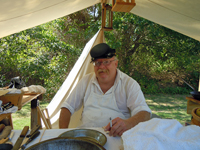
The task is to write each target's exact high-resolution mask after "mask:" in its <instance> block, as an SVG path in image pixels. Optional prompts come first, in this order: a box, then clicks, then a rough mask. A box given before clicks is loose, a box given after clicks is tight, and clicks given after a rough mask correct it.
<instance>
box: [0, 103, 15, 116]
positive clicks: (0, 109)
mask: <svg viewBox="0 0 200 150" xmlns="http://www.w3.org/2000/svg"><path fill="white" fill-rule="evenodd" d="M2 103H3V102H2V101H1V100H0V115H1V114H8V113H15V112H16V111H17V110H18V107H17V106H13V107H12V108H9V109H7V110H3V109H2V108H1V106H2Z"/></svg>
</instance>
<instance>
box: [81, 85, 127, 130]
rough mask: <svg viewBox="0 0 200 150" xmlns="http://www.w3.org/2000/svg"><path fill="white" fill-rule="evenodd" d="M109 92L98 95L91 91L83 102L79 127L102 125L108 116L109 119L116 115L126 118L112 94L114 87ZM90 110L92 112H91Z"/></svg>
mask: <svg viewBox="0 0 200 150" xmlns="http://www.w3.org/2000/svg"><path fill="white" fill-rule="evenodd" d="M111 90H112V92H111V93H109V94H104V95H102V94H101V95H99V94H96V93H94V91H91V93H90V95H89V97H88V99H87V100H86V102H85V105H84V109H83V113H82V123H83V124H82V126H81V127H104V126H106V125H107V124H108V123H109V121H110V118H111V120H112V119H114V118H117V117H120V118H122V119H128V118H129V117H130V116H129V117H127V118H126V117H125V116H124V115H123V114H122V112H121V111H120V110H119V108H118V107H117V104H116V100H115V96H114V88H113V87H112V88H111ZM91 112H92V113H91Z"/></svg>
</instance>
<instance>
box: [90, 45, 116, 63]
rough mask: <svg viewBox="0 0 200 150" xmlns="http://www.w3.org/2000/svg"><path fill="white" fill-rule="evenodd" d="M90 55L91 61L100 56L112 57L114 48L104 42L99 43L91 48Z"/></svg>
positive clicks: (114, 54) (114, 53)
mask: <svg viewBox="0 0 200 150" xmlns="http://www.w3.org/2000/svg"><path fill="white" fill-rule="evenodd" d="M90 55H91V57H92V61H94V60H96V59H100V58H112V57H113V56H116V52H115V49H112V48H110V47H109V46H108V45H107V44H106V43H100V44H98V45H96V46H94V47H93V48H92V49H91V51H90Z"/></svg>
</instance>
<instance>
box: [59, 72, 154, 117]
mask: <svg viewBox="0 0 200 150" xmlns="http://www.w3.org/2000/svg"><path fill="white" fill-rule="evenodd" d="M113 88H114V93H115V94H114V96H115V99H116V103H117V106H118V108H119V110H120V111H121V112H122V113H123V114H124V116H125V117H126V118H127V117H129V116H130V111H131V116H133V115H135V114H137V113H138V112H139V111H142V110H144V111H148V112H150V113H151V110H150V108H149V107H148V105H147V104H146V102H145V98H144V95H143V93H142V91H141V88H140V86H139V84H138V83H137V82H136V81H135V80H134V79H132V78H131V77H129V76H128V75H126V74H124V73H123V72H121V71H120V70H118V69H117V76H116V79H115V83H114V85H113ZM91 91H94V93H96V94H98V95H104V93H103V92H102V90H101V88H100V86H99V84H98V81H97V79H96V76H95V73H94V72H93V73H90V74H88V75H86V76H85V77H83V78H82V79H81V80H80V81H79V83H78V84H77V86H76V87H75V88H74V90H73V91H72V93H71V94H70V96H69V97H68V98H67V100H66V101H65V102H64V103H63V104H62V106H61V107H66V108H68V109H69V111H70V112H71V114H73V113H74V112H75V111H77V110H78V109H79V108H80V107H81V106H82V104H83V101H84V103H85V101H86V100H87V99H88V97H89V95H90V93H91ZM111 92H112V89H110V90H108V91H107V92H106V93H105V95H106V94H109V93H111ZM129 109H130V111H129Z"/></svg>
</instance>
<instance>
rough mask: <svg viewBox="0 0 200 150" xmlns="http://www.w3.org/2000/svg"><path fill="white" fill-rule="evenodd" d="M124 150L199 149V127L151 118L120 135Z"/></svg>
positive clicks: (171, 120)
mask: <svg viewBox="0 0 200 150" xmlns="http://www.w3.org/2000/svg"><path fill="white" fill-rule="evenodd" d="M122 139H123V145H124V150H179V149H180V150H200V127H199V126H196V125H189V126H183V125H181V124H180V123H179V122H178V121H177V120H173V119H159V118H153V119H151V120H149V121H146V122H141V123H139V124H138V125H136V126H135V127H134V128H132V129H130V130H127V131H126V132H124V133H123V135H122Z"/></svg>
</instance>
